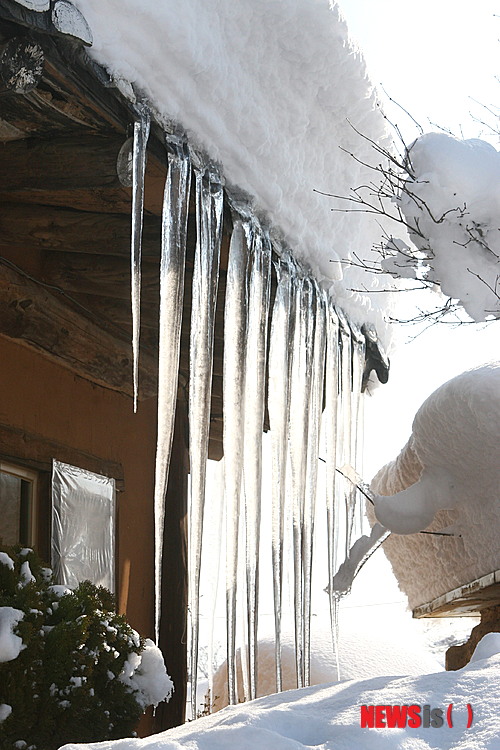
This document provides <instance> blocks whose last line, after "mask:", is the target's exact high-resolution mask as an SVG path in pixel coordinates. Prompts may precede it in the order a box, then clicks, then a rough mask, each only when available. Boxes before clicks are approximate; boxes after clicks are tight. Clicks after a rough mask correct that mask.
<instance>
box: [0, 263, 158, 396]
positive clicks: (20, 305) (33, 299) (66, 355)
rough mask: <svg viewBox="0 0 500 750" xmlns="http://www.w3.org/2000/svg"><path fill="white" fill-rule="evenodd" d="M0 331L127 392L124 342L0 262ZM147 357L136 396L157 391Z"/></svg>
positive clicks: (129, 359)
mask: <svg viewBox="0 0 500 750" xmlns="http://www.w3.org/2000/svg"><path fill="white" fill-rule="evenodd" d="M0 334H1V335H3V336H6V337H7V338H11V339H15V340H16V341H19V342H21V343H23V344H25V345H27V346H30V347H33V348H34V349H36V350H38V351H40V352H42V353H43V354H44V355H45V356H47V357H49V358H50V359H52V360H54V361H56V362H58V363H59V364H60V365H62V366H64V367H66V368H68V369H70V370H71V371H72V372H75V373H76V374H78V375H80V376H81V377H84V378H86V379H88V380H91V381H92V382H94V383H97V384H99V385H102V386H104V387H106V388H111V389H112V390H116V391H120V392H121V393H125V394H127V395H132V377H131V371H132V364H131V362H132V351H131V345H130V344H129V342H126V341H122V340H121V339H119V338H117V337H115V336H113V335H111V334H110V333H109V332H108V331H106V330H103V329H102V328H101V327H100V326H98V325H97V324H96V323H94V322H93V321H92V320H90V319H88V318H86V317H84V316H83V315H82V314H81V313H79V312H76V311H75V310H74V309H72V308H71V307H70V306H69V304H66V303H63V302H61V300H60V299H58V298H57V297H56V296H54V295H53V294H51V293H50V292H48V291H47V290H46V289H44V288H43V287H41V286H40V285H39V284H37V283H35V282H33V281H32V280H30V279H29V278H27V277H26V276H24V275H23V274H22V273H20V272H18V271H15V270H14V269H13V268H11V267H10V266H6V265H4V264H0ZM156 373H157V366H156V361H155V359H154V358H153V357H151V356H148V355H146V354H145V353H144V352H143V353H142V357H141V368H140V383H141V394H140V395H141V397H142V398H149V397H151V396H153V395H155V394H156V390H157V379H156Z"/></svg>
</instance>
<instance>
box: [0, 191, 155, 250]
mask: <svg viewBox="0 0 500 750" xmlns="http://www.w3.org/2000/svg"><path fill="white" fill-rule="evenodd" d="M130 233H131V220H130V216H128V215H124V214H122V213H118V214H107V213H102V212H95V211H77V210H74V209H70V208H61V207H53V206H40V205H31V206H26V205H25V204H19V203H2V204H1V205H0V250H1V249H2V248H4V247H11V246H15V247H19V248H21V247H22V248H24V249H26V250H28V249H34V248H36V249H39V250H57V251H65V252H70V253H88V254H96V255H116V256H120V257H122V258H123V257H125V258H129V257H130ZM160 245H161V219H160V218H159V217H157V216H150V215H145V216H144V227H143V235H142V256H143V258H158V257H159V256H160Z"/></svg>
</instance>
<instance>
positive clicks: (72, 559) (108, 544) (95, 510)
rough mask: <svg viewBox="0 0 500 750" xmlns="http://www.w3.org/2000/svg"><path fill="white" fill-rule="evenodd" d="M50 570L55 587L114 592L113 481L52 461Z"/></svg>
mask: <svg viewBox="0 0 500 750" xmlns="http://www.w3.org/2000/svg"><path fill="white" fill-rule="evenodd" d="M52 567H53V569H54V572H55V575H56V578H57V580H58V581H59V583H62V584H64V585H66V586H69V587H70V588H75V587H76V586H77V585H78V584H79V583H80V582H81V581H84V580H89V581H92V583H94V584H96V585H98V586H105V587H106V588H107V589H109V590H110V591H112V592H114V582H115V480H114V479H110V478H108V477H105V476H102V475H101V474H94V473H92V472H90V471H85V470H84V469H79V468H78V467H76V466H71V465H70V464H64V463H61V462H59V461H53V463H52Z"/></svg>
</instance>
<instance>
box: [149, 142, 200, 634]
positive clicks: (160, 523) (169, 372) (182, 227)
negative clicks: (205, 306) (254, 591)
mask: <svg viewBox="0 0 500 750" xmlns="http://www.w3.org/2000/svg"><path fill="white" fill-rule="evenodd" d="M167 147H168V149H169V154H168V162H169V164H168V174H167V179H166V183H165V193H164V199H163V211H162V242H161V262H160V321H159V343H158V350H159V364H158V438H157V446H156V465H155V498H154V509H155V637H156V642H157V643H158V639H159V632H160V616H161V566H162V552H163V529H164V524H165V495H166V491H167V481H168V472H169V467H170V454H171V449H172V438H173V434H174V422H175V406H176V400H177V383H178V373H179V353H180V340H181V324H182V300H183V295H184V266H185V256H186V231H187V219H188V205H189V190H190V182H191V166H190V161H189V157H188V156H187V153H186V149H185V145H184V143H183V141H182V140H181V139H180V138H174V137H170V136H169V137H168V140H167Z"/></svg>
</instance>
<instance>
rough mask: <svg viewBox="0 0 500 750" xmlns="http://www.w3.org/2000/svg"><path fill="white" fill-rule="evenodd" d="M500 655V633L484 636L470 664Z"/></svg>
mask: <svg viewBox="0 0 500 750" xmlns="http://www.w3.org/2000/svg"><path fill="white" fill-rule="evenodd" d="M497 654H500V633H486V635H483V637H482V638H481V640H480V641H479V643H478V644H477V646H476V648H475V649H474V653H473V654H472V656H471V658H470V661H469V664H472V663H474V662H476V661H482V660H483V659H489V658H490V657H492V656H496V655H497Z"/></svg>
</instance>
